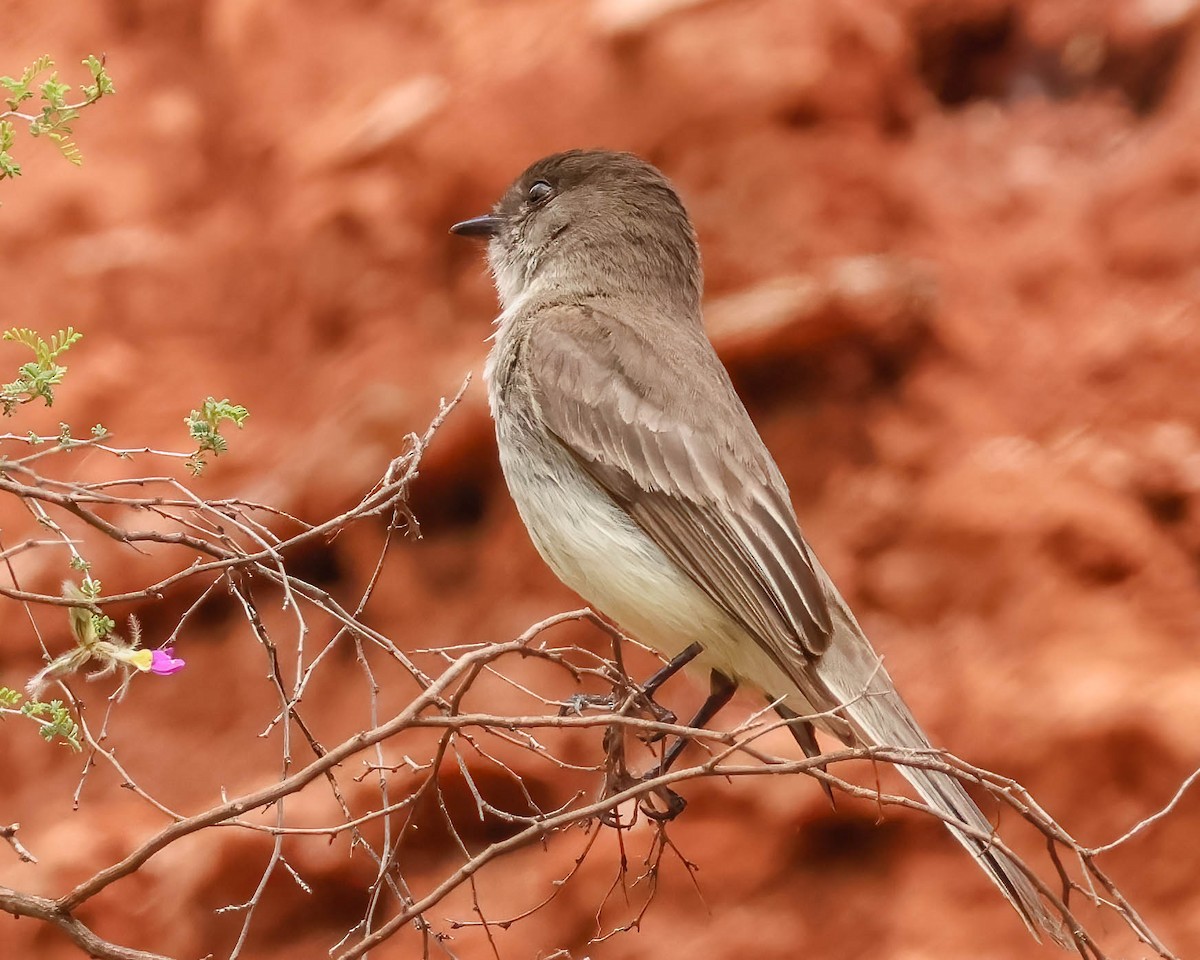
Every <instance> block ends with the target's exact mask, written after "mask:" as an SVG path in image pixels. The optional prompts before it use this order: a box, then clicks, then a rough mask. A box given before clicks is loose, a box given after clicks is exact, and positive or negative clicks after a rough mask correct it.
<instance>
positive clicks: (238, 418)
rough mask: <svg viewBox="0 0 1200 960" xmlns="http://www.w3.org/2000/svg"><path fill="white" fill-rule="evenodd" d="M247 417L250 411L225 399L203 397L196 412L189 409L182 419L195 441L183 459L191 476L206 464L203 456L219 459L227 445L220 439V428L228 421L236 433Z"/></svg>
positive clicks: (225, 441)
mask: <svg viewBox="0 0 1200 960" xmlns="http://www.w3.org/2000/svg"><path fill="white" fill-rule="evenodd" d="M248 416H250V411H249V410H247V409H246V408H245V407H243V406H240V405H239V404H236V403H230V402H229V400H228V399H225V400H214V399H213V398H212V397H209V398H207V399H206V400H205V401H204V403H203V405H202V406H201V407H200V409H199V410H193V411H192V412H191V413H190V414H189V415H188V416H186V417H184V418H183V422H184V423H186V424H187V428H188V433H189V434H191V437H192V439H193V440H195V441H196V444H197V447H196V452H195V453H193V454H192V455H191V456H190V457H188V460H187V466H188V469H189V470H191V471H192V475H193V476H197V477H198V476H200V474H201V473H202V472H203V470H204V468H205V467H206V466H207V465H208V464H207V461H206V460H205V458H204V455H205V454H206V453H211V454H212V455H213V456H214V457H219V456H220V455H221V454H222V453H224V452H225V451H226V449H228V447H229V442H228V441H227V440H226V439H225V438H224V437H223V436H221V425H222V423H224V422H225V421H226V420H229V421H231V422H232V423H233V425H234V426H236V427H237V428H238V429H239V430H240V429H241V428H242V425H243V424H244V423H245V422H246V418H247V417H248Z"/></svg>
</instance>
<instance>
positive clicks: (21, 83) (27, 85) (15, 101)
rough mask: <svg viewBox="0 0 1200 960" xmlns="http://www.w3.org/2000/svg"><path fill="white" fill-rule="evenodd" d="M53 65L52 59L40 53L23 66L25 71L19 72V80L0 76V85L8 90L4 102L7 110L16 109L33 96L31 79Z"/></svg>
mask: <svg viewBox="0 0 1200 960" xmlns="http://www.w3.org/2000/svg"><path fill="white" fill-rule="evenodd" d="M53 66H54V61H53V60H51V59H50V57H49V56H46V55H42V56H40V57H38V58H37V59H36V60H34V61H33V63H31V64H30V65H29V66H27V67H26V68H25V72H24V73H22V74H21V77H20V79H19V80H14V79H13V78H12V77H0V87H4V89H5V90H7V91H8V93H9V96H8V97H7V98H5V101H4V102H5V103H7V104H8V109H9V110H16V109H17V108H18V107H19V106H20V105H21V104H22V103H24V102H25V101H26V100H28V99H29V98H30V97H32V96H33V90H32V89H31V87H32V86H33V81H34V80H35V79H37V76H38V74H40V73H45V72H46V71H47V70H49V69H50V68H51V67H53Z"/></svg>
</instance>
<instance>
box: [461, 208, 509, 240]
mask: <svg viewBox="0 0 1200 960" xmlns="http://www.w3.org/2000/svg"><path fill="white" fill-rule="evenodd" d="M503 222H504V221H502V220H501V219H500V218H499V217H493V216H492V215H491V214H488V215H487V216H483V217H472V218H471V219H470V220H464V221H463V222H462V223H456V224H455V225H454V226H452V227H451V228H450V232H451V233H457V234H458V235H459V236H460V237H494V236H495V235H496V234H498V233H499V232H500V225H501V224H502V223H503Z"/></svg>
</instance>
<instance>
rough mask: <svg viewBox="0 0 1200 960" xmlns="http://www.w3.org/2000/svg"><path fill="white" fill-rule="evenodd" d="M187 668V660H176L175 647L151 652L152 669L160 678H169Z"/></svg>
mask: <svg viewBox="0 0 1200 960" xmlns="http://www.w3.org/2000/svg"><path fill="white" fill-rule="evenodd" d="M186 666H187V661H186V660H179V659H176V657H175V648H174V647H164V648H163V649H162V650H152V651H151V652H150V669H151V671H153V672H154V673H157V674H158V675H159V676H160V677H169V676H170V675H171V674H173V673H178V672H179V671H180V670H182V669H183V668H184V667H186Z"/></svg>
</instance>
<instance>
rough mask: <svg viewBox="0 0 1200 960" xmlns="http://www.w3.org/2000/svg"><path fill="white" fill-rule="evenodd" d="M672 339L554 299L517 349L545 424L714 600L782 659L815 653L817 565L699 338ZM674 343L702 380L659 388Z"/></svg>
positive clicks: (771, 467)
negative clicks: (668, 343) (667, 343)
mask: <svg viewBox="0 0 1200 960" xmlns="http://www.w3.org/2000/svg"><path fill="white" fill-rule="evenodd" d="M672 349H673V350H674V351H675V353H674V354H671V353H668V352H667V351H666V350H665V349H664V348H663V347H662V346H661V345H659V344H655V343H653V342H651V341H649V340H647V339H646V338H645V337H643V336H640V335H639V334H638V332H637V331H636V330H635V329H633V328H632V327H631V326H628V325H625V324H622V323H620V322H619V321H617V320H616V319H615V318H613V317H611V316H605V315H599V314H597V312H596V311H594V310H591V309H588V308H576V307H561V306H560V307H554V308H552V309H551V310H550V311H547V313H546V314H545V315H542V316H540V317H539V318H538V321H537V322H536V323H535V324H533V325H532V329H531V331H530V333H529V336H528V340H527V342H526V344H525V347H524V352H526V357H525V358H524V359H525V361H526V369H527V370H528V371H529V375H530V380H531V382H532V384H533V388H534V393H535V401H536V403H537V405H538V408H539V411H540V412H541V415H542V418H543V420H544V422H545V423H546V424H547V426H548V427H549V428H550V430H551V432H552V433H553V434H554V435H555V436H556V437H557V438H558V440H559V441H560V442H561V443H562V444H563V445H564V446H565V447H566V448H567V450H569V451H570V452H571V453H572V454H573V455H574V456H575V457H576V458H577V459H578V461H579V462H580V463H581V464H582V465H583V467H584V468H585V469H586V470H587V471H588V473H589V474H590V475H591V476H592V478H593V479H595V480H596V482H597V483H599V484H600V486H602V487H603V488H604V489H605V490H606V491H607V492H608V494H609V495H610V496H611V497H612V498H613V499H614V500H615V501H616V502H617V503H618V504H619V505H620V506H621V507H622V509H624V510H625V511H626V512H627V513H628V514H629V515H630V517H631V518H632V519H633V520H634V522H635V523H637V524H638V526H639V527H641V529H642V530H644V531H645V532H646V534H647V535H648V536H649V537H650V538H651V539H652V540H653V541H654V542H655V543H656V544H657V545H658V546H659V547H660V548H661V549H662V550H663V552H664V553H665V554H666V555H667V556H668V557H669V558H670V559H671V560H672V561H674V562H675V563H676V564H678V565H679V566H680V567H681V568H682V569H683V570H684V571H685V572H686V573H687V574H688V576H689V577H691V578H692V580H693V581H694V582H695V583H696V584H697V585H698V586H699V587H700V588H701V589H702V590H703V591H704V592H705V594H707V595H708V596H709V597H710V598H711V599H712V600H713V602H714V603H716V604H717V606H718V607H720V608H721V609H722V610H723V611H724V612H725V613H726V614H727V615H728V616H730V617H731V618H732V619H733V620H734V621H735V622H737V623H738V624H740V625H741V626H742V627H743V628H744V629H745V630H746V631H747V632H749V633H750V634H751V635H752V636H754V637H755V638H756V639H758V640H759V641H760V643H762V645H763V646H764V648H766V649H767V650H768V651H770V652H771V653H772V654H773V655H774V656H775V658H776V659H777V660H779V661H780V662H781V664H785V665H787V664H789V663H790V664H791V667H789V668H788V669H789V670H792V669H794V666H795V663H794V660H795V656H796V653H797V652H799V653H801V654H802V655H803V657H804V659H806V660H809V661H812V660H815V659H817V658H818V657H819V656H820V655H821V653H823V652H824V650H825V649H826V648H827V646H828V645H829V639H830V633H831V629H832V627H831V621H830V613H829V607H828V603H829V600H828V594H827V591H826V585H825V581H824V576H823V574H822V573H820V572H818V567H817V565H816V564H815V563H814V561H813V558H812V554H811V552H810V550H809V548H808V545H807V544H806V543H805V541H804V538H803V536H802V534H801V532H800V527H799V525H798V524H797V522H796V518H795V514H794V513H793V512H792V507H791V502H790V499H789V498H788V494H787V488H786V486H785V485H784V483H783V479H782V477H781V476H780V474H779V471H778V469H777V468H776V466H775V463H774V461H773V460H772V459H771V455H770V454H769V453H768V452H767V449H766V447H765V446H764V445H763V443H762V441H761V440H760V439H759V437H758V432H757V431H756V430H755V429H754V426H753V424H752V423H751V421H750V418H749V416H748V415H747V414H746V411H745V408H744V407H743V406H742V404H741V401H739V400H738V398H737V395H736V393H735V392H734V390H733V386H732V384H731V383H730V382H729V378H728V376H727V374H726V373H725V370H724V368H723V367H722V366H721V365H720V361H719V360H717V357H716V354H715V353H714V352H713V351H712V347H711V346H710V345H709V344H708V341H707V340H705V339H704V338H703V335H702V334H700V333H699V332H698V331H697V332H696V333H695V334H692V333H690V332H689V334H688V335H687V336H686V337H685V338H684V339H683V340H682V341H681V343H676V344H674V345H673V347H672ZM681 349H682V350H687V351H688V359H689V360H691V361H692V362H691V363H690V364H688V367H689V376H697V375H698V378H699V381H700V382H693V383H684V384H682V385H681V384H679V383H677V382H676V383H672V384H671V389H669V390H664V389H661V386H660V387H659V388H658V389H657V390H656V387H655V385H656V383H657V384H661V383H662V378H663V377H667V378H672V377H676V376H677V375H678V370H677V369H676V368H677V367H678V361H679V359H680V356H679V351H680V350H681ZM672 361H674V362H672ZM697 363H698V364H699V366H700V368H701V369H700V370H699V371H698V374H697V371H695V370H694V369H692V368H694V367H696V366H697ZM680 386H682V387H683V390H680V389H679V388H680ZM681 396H682V397H684V398H685V399H687V400H690V399H693V398H700V397H704V398H705V403H706V404H707V405H708V407H707V409H701V407H700V405H699V404H698V403H682V404H681V403H680V402H679V398H680V397H681ZM713 398H716V407H715V408H714V407H713V403H714V400H713Z"/></svg>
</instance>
